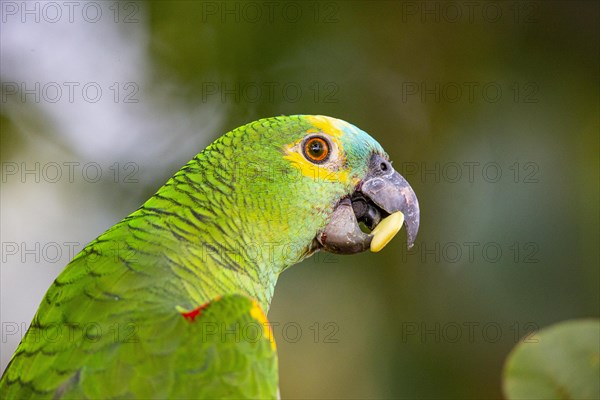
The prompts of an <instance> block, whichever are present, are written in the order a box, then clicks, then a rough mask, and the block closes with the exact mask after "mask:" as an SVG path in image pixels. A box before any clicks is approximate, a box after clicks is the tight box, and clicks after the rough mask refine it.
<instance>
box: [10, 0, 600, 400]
mask: <svg viewBox="0 0 600 400" xmlns="http://www.w3.org/2000/svg"><path fill="white" fill-rule="evenodd" d="M52 4H54V5H52ZM70 4H72V5H68V6H67V5H65V4H64V3H62V2H58V3H44V2H27V3H22V2H11V1H3V2H2V3H1V7H2V10H1V11H2V17H1V18H2V21H1V23H2V25H1V32H0V41H1V61H0V67H1V70H0V80H1V83H2V93H1V95H2V99H1V113H0V118H1V119H0V123H1V140H2V143H1V155H0V157H1V162H2V181H1V236H2V237H1V242H2V266H1V271H0V273H1V275H0V276H1V287H0V288H1V296H0V299H1V308H0V311H1V321H2V342H1V363H2V364H1V365H2V369H4V368H5V366H6V364H7V363H8V361H9V359H10V356H11V354H12V352H13V351H14V349H15V348H16V346H17V344H18V342H19V340H20V337H21V335H22V334H23V333H24V331H25V330H26V328H27V325H28V324H29V322H30V320H31V318H32V316H33V314H34V312H35V310H36V309H37V306H38V304H39V302H40V300H41V298H42V296H43V294H44V292H45V291H46V289H47V288H48V286H49V285H50V284H51V282H52V281H53V279H54V278H55V277H56V276H57V274H58V273H59V272H60V271H61V270H62V268H63V267H64V266H65V265H66V264H67V262H68V261H69V259H70V257H71V256H72V253H73V251H75V252H76V251H78V250H80V249H81V248H82V247H83V246H84V245H85V244H86V243H87V242H88V241H90V240H92V239H94V238H95V237H96V236H97V235H98V234H100V233H102V232H103V231H104V230H105V229H107V228H108V227H110V226H111V225H113V224H114V223H116V222H117V221H119V220H120V219H121V218H123V217H125V216H126V215H127V214H129V213H130V212H132V211H133V210H134V209H135V208H137V206H139V205H140V204H141V203H142V202H143V201H144V200H145V199H146V198H148V197H149V196H150V195H152V194H153V192H154V191H155V190H156V189H157V188H158V187H160V186H161V185H162V184H163V183H164V182H165V181H166V179H168V177H170V176H171V175H172V174H173V173H174V172H175V171H177V169H178V168H179V167H180V166H181V165H183V164H184V163H185V162H187V161H188V160H189V159H190V158H191V157H193V156H194V155H195V154H196V153H197V152H199V151H201V150H202V149H203V148H204V147H205V146H206V145H207V144H209V143H210V142H211V141H212V140H214V139H215V138H216V137H218V136H219V135H221V134H222V133H224V132H226V131H228V130H230V129H233V128H235V127H237V126H240V125H242V124H244V123H246V122H249V121H252V120H255V119H258V118H262V117H267V116H273V115H279V114H325V115H330V116H335V117H338V118H342V119H345V120H347V121H350V122H352V123H354V124H356V125H357V126H359V127H361V128H362V129H364V130H366V131H367V132H369V133H371V134H372V135H373V136H374V137H376V138H377V139H378V140H379V141H380V143H381V144H382V145H383V146H384V148H385V149H386V150H387V151H388V153H389V154H390V156H391V158H392V159H393V160H394V166H395V167H396V168H397V169H398V170H400V171H401V173H403V174H404V175H405V177H406V178H407V179H408V180H409V182H410V183H411V184H412V186H413V188H414V190H415V191H416V193H417V195H418V197H419V200H420V203H421V210H422V214H421V215H422V217H421V231H420V233H419V236H418V238H417V243H416V246H415V248H414V249H412V250H411V251H407V250H406V249H405V244H404V239H405V238H404V234H403V233H401V234H400V235H399V238H396V239H395V240H394V241H393V242H392V243H391V244H390V245H388V247H387V248H386V249H385V250H384V251H382V252H381V253H379V254H361V255H358V256H352V257H342V256H332V255H326V254H317V255H316V256H314V257H313V258H311V259H308V260H306V261H305V262H303V263H302V264H301V265H298V266H295V267H294V268H291V269H289V270H288V271H286V272H285V273H284V274H282V276H281V278H280V282H279V284H278V286H277V289H276V293H275V298H274V300H273V304H272V308H271V311H270V314H269V317H270V320H271V321H272V322H273V323H275V324H279V325H276V326H275V329H274V331H275V335H276V339H277V342H278V347H279V358H280V370H281V393H282V396H283V398H315V399H317V398H318V399H323V398H411V399H415V398H428V399H431V398H439V399H444V398H478V399H481V398H499V397H501V396H502V392H501V371H502V365H503V362H504V360H505V358H506V356H507V354H508V352H509V351H510V349H511V348H512V347H513V346H514V345H515V344H516V343H517V342H518V341H519V340H520V339H523V338H525V340H527V335H528V334H529V333H531V332H532V331H534V330H537V329H540V328H542V327H545V326H547V325H550V324H552V323H554V322H557V321H562V320H566V319H573V318H579V317H598V315H599V314H600V310H599V307H600V306H599V304H600V299H599V286H600V281H599V280H600V278H599V253H598V243H599V238H598V234H599V229H598V226H599V225H598V221H599V215H598V204H599V198H598V197H599V187H598V185H599V183H598V182H599V176H598V174H599V162H598V149H599V143H598V132H599V73H598V71H599V66H600V65H599V37H600V34H599V26H600V24H599V22H600V21H599V6H598V4H599V3H597V2H587V1H585V2H567V1H559V2H547V1H543V2H512V1H506V2H504V1H503V2H480V1H471V2H443V1H429V2H415V1H397V2H393V1H339V2H336V1H334V2H310V1H307V2H291V3H269V2H237V1H227V2H220V1H218V2H212V1H202V2H200V1H198V2H195V1H194V2H192V1H172V2H166V1H165V2H158V1H151V2H120V3H117V2H112V1H106V2H91V3H90V2H78V1H76V2H72V3H70ZM599 339H600V338H599ZM532 345H535V344H534V343H532Z"/></svg>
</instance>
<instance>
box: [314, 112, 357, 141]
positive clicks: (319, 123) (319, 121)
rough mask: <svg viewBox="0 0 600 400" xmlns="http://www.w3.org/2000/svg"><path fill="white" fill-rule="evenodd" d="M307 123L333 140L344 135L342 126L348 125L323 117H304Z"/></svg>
mask: <svg viewBox="0 0 600 400" xmlns="http://www.w3.org/2000/svg"><path fill="white" fill-rule="evenodd" d="M306 119H307V120H308V122H310V123H311V124H312V125H313V126H316V127H317V128H319V129H320V130H321V132H323V133H326V134H328V135H330V136H332V137H334V138H339V137H341V136H342V135H343V134H344V130H343V128H342V126H345V125H347V124H348V123H347V122H345V121H342V120H340V119H336V118H331V117H325V116H323V115H308V116H306Z"/></svg>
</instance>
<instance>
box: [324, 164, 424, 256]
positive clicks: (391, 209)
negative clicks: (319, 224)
mask: <svg viewBox="0 0 600 400" xmlns="http://www.w3.org/2000/svg"><path fill="white" fill-rule="evenodd" d="M419 215H420V212H419V202H418V200H417V195H416V194H415V192H414V191H413V190H412V188H411V187H410V185H409V184H408V182H407V181H406V179H404V177H402V175H400V174H399V173H398V172H397V171H396V170H394V168H392V165H391V164H390V162H389V161H387V160H386V159H385V158H384V157H382V156H380V155H378V154H374V155H373V156H372V157H371V160H370V164H369V171H368V173H367V176H366V177H365V179H364V180H363V181H362V182H360V183H359V184H358V185H357V187H356V190H355V191H354V193H352V194H351V195H350V196H349V197H344V198H343V199H342V200H340V202H339V203H338V205H337V206H336V208H335V210H334V212H333V216H332V218H331V220H330V222H329V224H328V225H327V226H326V227H325V229H324V230H323V231H321V232H319V234H317V237H316V240H317V241H318V242H319V244H320V247H322V248H323V249H325V250H327V251H329V252H332V253H337V254H354V253H360V252H363V251H365V250H367V249H370V250H371V251H373V252H378V251H380V250H381V249H382V248H383V247H385V245H386V244H387V243H388V242H389V241H390V240H391V239H392V238H393V237H394V236H395V235H396V233H397V232H398V231H399V230H400V228H401V227H402V225H403V224H404V226H405V227H406V236H407V246H408V248H409V249H410V248H411V247H412V246H413V244H414V241H415V238H416V236H417V232H418V231H419ZM359 222H362V223H364V225H365V226H366V227H367V228H368V229H370V230H371V233H365V232H363V231H362V230H361V229H360V226H359Z"/></svg>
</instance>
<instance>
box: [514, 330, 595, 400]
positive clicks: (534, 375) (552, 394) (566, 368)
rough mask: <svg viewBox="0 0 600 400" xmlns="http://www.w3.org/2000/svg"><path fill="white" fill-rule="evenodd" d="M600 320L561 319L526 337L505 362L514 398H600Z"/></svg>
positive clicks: (537, 399) (538, 399)
mask: <svg viewBox="0 0 600 400" xmlns="http://www.w3.org/2000/svg"><path fill="white" fill-rule="evenodd" d="M599 365H600V320H596V319H585V320H573V321H566V322H561V323H558V324H555V325H552V326H550V327H548V328H545V329H542V330H541V331H539V332H537V333H535V334H533V335H531V336H528V337H526V338H524V339H523V340H522V341H521V342H520V343H519V344H518V345H517V346H516V347H515V348H514V349H513V350H512V352H511V353H510V355H509V356H508V359H507V360H506V364H505V365H504V382H503V389H504V394H505V396H506V397H507V398H509V399H511V400H514V399H536V400H540V399H600V368H599Z"/></svg>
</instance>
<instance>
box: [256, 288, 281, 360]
mask: <svg viewBox="0 0 600 400" xmlns="http://www.w3.org/2000/svg"><path fill="white" fill-rule="evenodd" d="M250 316H251V317H252V318H254V319H255V320H256V321H257V322H258V323H259V324H260V325H261V326H262V327H263V335H264V337H265V338H266V339H268V340H269V342H270V343H271V348H272V349H273V350H277V346H276V345H275V338H274V337H273V330H272V329H271V324H269V320H268V319H267V316H266V315H265V313H264V312H263V310H262V308H260V305H258V303H257V302H256V301H254V300H253V301H252V308H251V309H250Z"/></svg>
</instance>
